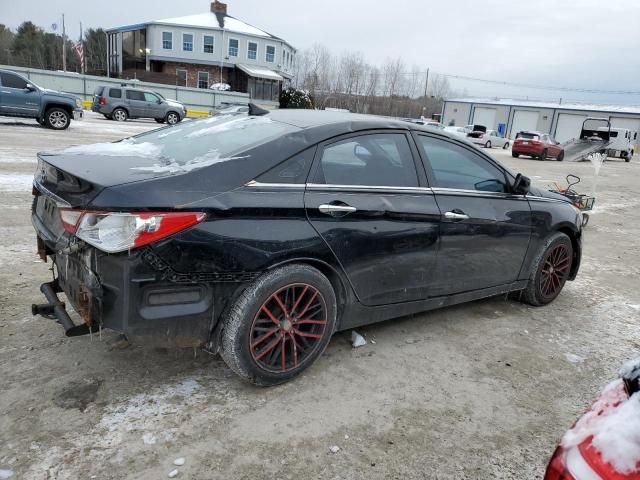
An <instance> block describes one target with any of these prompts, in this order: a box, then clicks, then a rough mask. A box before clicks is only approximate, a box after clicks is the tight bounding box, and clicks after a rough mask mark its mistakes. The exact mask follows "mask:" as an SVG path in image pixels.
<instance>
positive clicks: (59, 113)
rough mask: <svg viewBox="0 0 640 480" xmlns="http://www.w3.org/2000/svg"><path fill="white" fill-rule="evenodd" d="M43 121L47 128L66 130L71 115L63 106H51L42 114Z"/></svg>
mask: <svg viewBox="0 0 640 480" xmlns="http://www.w3.org/2000/svg"><path fill="white" fill-rule="evenodd" d="M44 122H45V125H46V126H47V127H48V128H52V129H54V130H66V129H67V128H69V125H70V124H71V116H70V115H69V112H67V111H66V110H65V109H64V108H60V107H52V108H50V109H48V110H47V112H46V113H45V114H44Z"/></svg>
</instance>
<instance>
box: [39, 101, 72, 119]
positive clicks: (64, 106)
mask: <svg viewBox="0 0 640 480" xmlns="http://www.w3.org/2000/svg"><path fill="white" fill-rule="evenodd" d="M52 108H61V109H63V110H64V111H65V112H67V113H68V114H69V117H70V119H71V118H73V107H72V106H71V105H68V104H66V103H59V102H47V103H45V105H44V108H43V109H42V112H43V117H44V116H45V115H46V114H47V112H48V111H49V110H51V109H52Z"/></svg>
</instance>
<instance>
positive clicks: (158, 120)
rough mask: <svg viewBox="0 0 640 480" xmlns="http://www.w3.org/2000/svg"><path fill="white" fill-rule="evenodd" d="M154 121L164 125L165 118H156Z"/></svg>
mask: <svg viewBox="0 0 640 480" xmlns="http://www.w3.org/2000/svg"><path fill="white" fill-rule="evenodd" d="M154 120H155V121H156V122H158V123H164V118H154Z"/></svg>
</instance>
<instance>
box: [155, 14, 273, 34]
mask: <svg viewBox="0 0 640 480" xmlns="http://www.w3.org/2000/svg"><path fill="white" fill-rule="evenodd" d="M153 23H164V24H171V25H180V26H185V27H204V28H216V29H220V24H219V23H218V17H217V16H216V15H215V14H214V13H211V12H207V13H199V14H196V15H185V16H184V17H173V18H165V19H163V20H158V21H156V22H153ZM224 29H225V30H229V31H232V32H238V33H247V34H249V35H258V36H260V37H270V38H273V36H272V35H270V34H268V33H267V32H265V31H264V30H260V29H259V28H257V27H254V26H253V25H249V24H248V23H244V22H243V21H242V20H238V19H237V18H234V17H230V16H228V15H226V16H225V17H224Z"/></svg>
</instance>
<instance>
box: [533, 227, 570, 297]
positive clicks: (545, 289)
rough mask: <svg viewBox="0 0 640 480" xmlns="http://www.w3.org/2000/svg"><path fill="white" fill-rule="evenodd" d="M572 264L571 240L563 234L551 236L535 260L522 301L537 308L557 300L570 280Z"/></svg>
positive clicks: (558, 233) (556, 233) (557, 233)
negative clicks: (568, 279)
mask: <svg viewBox="0 0 640 480" xmlns="http://www.w3.org/2000/svg"><path fill="white" fill-rule="evenodd" d="M572 262H573V247H572V245H571V239H570V238H569V237H568V236H567V235H565V234H564V233H562V232H555V233H553V234H551V235H550V236H549V237H548V238H547V239H546V241H545V242H544V245H543V246H542V247H541V248H540V252H539V253H538V254H537V255H536V258H535V259H534V260H533V263H532V268H531V273H530V275H529V283H528V284H527V287H526V288H525V289H524V290H523V291H522V297H521V298H522V300H523V301H524V302H526V303H528V304H529V305H533V306H535V307H539V306H542V305H547V304H548V303H551V302H552V301H553V300H555V299H556V297H557V296H558V295H559V294H560V292H561V291H562V288H563V287H564V284H565V283H566V281H567V278H569V273H570V271H571V264H572ZM560 270H561V273H560V274H558V271H560ZM550 287H553V288H550Z"/></svg>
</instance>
